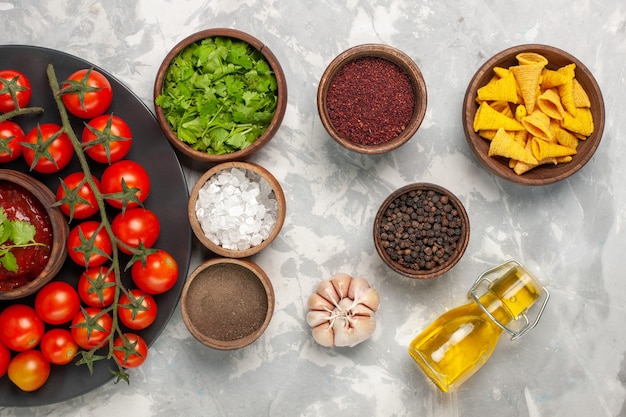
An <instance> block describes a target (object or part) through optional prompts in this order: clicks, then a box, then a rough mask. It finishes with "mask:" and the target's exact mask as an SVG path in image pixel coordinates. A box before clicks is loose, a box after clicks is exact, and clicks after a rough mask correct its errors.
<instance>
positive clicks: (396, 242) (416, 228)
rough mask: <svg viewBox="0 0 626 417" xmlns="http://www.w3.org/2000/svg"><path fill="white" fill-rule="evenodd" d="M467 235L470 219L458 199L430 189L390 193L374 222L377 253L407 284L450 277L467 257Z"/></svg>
mask: <svg viewBox="0 0 626 417" xmlns="http://www.w3.org/2000/svg"><path fill="white" fill-rule="evenodd" d="M469 234H470V222H469V217H468V216H467V212H466V211H465V207H463V204H462V203H461V201H460V200H459V199H458V197H457V196H455V195H454V194H453V193H452V192H450V191H448V190H447V189H445V188H444V187H441V186H439V185H436V184H430V183H414V184H408V185H405V186H404V187H402V188H399V189H398V190H396V191H394V192H393V193H391V194H390V195H389V196H388V197H387V198H386V199H385V201H384V202H383V203H382V204H381V206H380V208H379V209H378V212H377V213H376V217H375V220H374V245H375V246H376V251H377V252H378V254H379V255H380V257H381V259H382V260H383V261H384V262H385V263H386V264H387V265H388V266H389V267H390V268H391V269H393V270H394V271H396V272H397V273H399V274H401V275H404V276H406V277H409V278H417V279H428V278H434V277H437V276H440V275H442V274H444V273H446V272H448V271H449V270H450V269H452V268H453V267H454V265H456V264H457V263H458V262H459V260H460V259H461V257H462V256H463V254H464V253H465V249H466V248H467V244H468V243H469Z"/></svg>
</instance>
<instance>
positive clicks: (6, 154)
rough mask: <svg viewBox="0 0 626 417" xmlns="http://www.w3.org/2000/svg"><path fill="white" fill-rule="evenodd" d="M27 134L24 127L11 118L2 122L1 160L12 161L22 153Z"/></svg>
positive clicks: (0, 132) (0, 135)
mask: <svg viewBox="0 0 626 417" xmlns="http://www.w3.org/2000/svg"><path fill="white" fill-rule="evenodd" d="M24 140H25V135H24V131H23V130H22V128H21V127H20V126H19V125H18V124H17V123H14V122H12V121H10V120H5V121H3V122H0V162H11V161H14V160H16V159H17V158H19V157H20V156H21V155H22V145H21V143H20V142H24Z"/></svg>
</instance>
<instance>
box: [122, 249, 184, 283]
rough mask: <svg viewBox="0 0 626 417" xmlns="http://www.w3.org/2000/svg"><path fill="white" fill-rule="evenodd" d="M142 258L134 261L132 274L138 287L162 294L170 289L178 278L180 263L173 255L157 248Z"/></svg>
mask: <svg viewBox="0 0 626 417" xmlns="http://www.w3.org/2000/svg"><path fill="white" fill-rule="evenodd" d="M145 260H146V262H145V265H144V264H143V262H142V261H141V260H139V261H136V262H135V263H133V265H132V267H131V269H130V275H131V277H132V279H133V282H134V283H135V285H137V287H138V288H139V289H141V290H143V291H145V292H147V293H148V294H162V293H164V292H166V291H168V290H170V289H171V288H172V287H173V286H174V284H176V281H177V280H178V264H177V263H176V260H175V259H174V257H173V256H172V255H170V254H169V253H168V252H166V251H164V250H163V249H157V251H156V252H155V253H151V254H150V255H148V256H147V257H146V259H145Z"/></svg>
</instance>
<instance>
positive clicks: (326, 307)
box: [307, 292, 335, 311]
mask: <svg viewBox="0 0 626 417" xmlns="http://www.w3.org/2000/svg"><path fill="white" fill-rule="evenodd" d="M307 304H308V307H309V310H322V311H333V310H334V308H335V305H334V304H331V303H330V302H329V301H328V300H327V299H326V298H324V297H322V296H321V295H319V294H318V293H316V292H314V293H313V294H311V296H310V297H309V301H308V303H307Z"/></svg>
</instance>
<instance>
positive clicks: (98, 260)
mask: <svg viewBox="0 0 626 417" xmlns="http://www.w3.org/2000/svg"><path fill="white" fill-rule="evenodd" d="M94 235H95V237H93V236H94ZM112 253H113V246H112V245H111V239H110V238H109V234H108V233H107V231H106V230H105V229H104V228H103V227H101V224H100V222H98V221H96V220H87V221H85V222H83V223H81V224H79V225H78V226H75V227H74V228H73V229H72V230H70V233H69V235H68V237H67V254H68V255H69V256H70V258H71V259H72V260H73V261H74V262H75V263H77V264H78V265H81V266H86V267H90V266H99V265H102V264H103V263H105V262H106V261H108V260H109V259H111V254H112Z"/></svg>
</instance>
